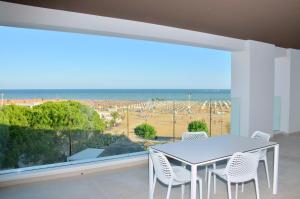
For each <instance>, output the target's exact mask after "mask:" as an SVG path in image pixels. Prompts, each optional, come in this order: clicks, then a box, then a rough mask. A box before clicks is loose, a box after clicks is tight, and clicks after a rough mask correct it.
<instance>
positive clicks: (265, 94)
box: [231, 41, 275, 136]
mask: <svg viewBox="0 0 300 199" xmlns="http://www.w3.org/2000/svg"><path fill="white" fill-rule="evenodd" d="M274 60H275V46H274V45H271V44H266V43H262V42H256V41H247V42H246V43H245V48H244V50H242V51H236V52H232V76H231V96H232V98H236V99H238V101H239V127H240V128H239V134H240V135H242V136H250V135H251V134H252V133H253V132H254V131H256V130H261V131H265V132H269V133H271V132H272V127H273V100H274ZM233 106H234V105H233ZM232 123H233V122H232Z"/></svg>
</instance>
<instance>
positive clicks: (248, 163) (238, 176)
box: [225, 152, 259, 183]
mask: <svg viewBox="0 0 300 199" xmlns="http://www.w3.org/2000/svg"><path fill="white" fill-rule="evenodd" d="M258 161H259V153H240V152H237V153H234V154H233V156H232V157H231V158H230V159H229V161H228V163H227V166H226V169H225V174H226V176H227V179H228V181H230V182H234V183H238V182H245V181H248V180H251V179H253V178H254V177H256V176H257V167H258Z"/></svg>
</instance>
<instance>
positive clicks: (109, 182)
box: [0, 133, 300, 199]
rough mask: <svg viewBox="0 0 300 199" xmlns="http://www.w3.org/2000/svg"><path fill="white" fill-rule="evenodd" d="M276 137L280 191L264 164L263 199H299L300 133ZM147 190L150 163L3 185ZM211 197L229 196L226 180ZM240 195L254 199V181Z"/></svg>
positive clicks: (30, 191)
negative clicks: (269, 184)
mask: <svg viewBox="0 0 300 199" xmlns="http://www.w3.org/2000/svg"><path fill="white" fill-rule="evenodd" d="M274 140H275V141H277V142H279V144H280V165H279V182H280V183H279V193H278V195H272V189H268V188H267V182H266V176H265V172H264V167H263V165H262V164H261V165H260V166H259V187H260V192H261V199H270V198H278V199H299V198H300V134H299V133H298V134H292V135H289V136H278V137H276V138H275V139H274ZM268 156H269V171H270V174H272V165H273V152H272V151H270V152H269V153H268ZM219 166H220V167H222V166H224V165H219ZM200 175H201V176H203V170H201V172H200ZM204 182H205V181H204ZM206 187H207V186H206V183H204V186H203V190H204V193H203V198H206ZM166 191H167V189H166V187H165V186H162V185H160V184H158V185H157V187H156V190H155V196H154V198H155V199H162V198H165V197H166ZM180 191H181V189H180V188H179V187H176V188H174V189H172V192H171V198H172V199H177V198H178V199H179V198H181V194H180ZM232 191H233V196H234V186H232ZM147 193H148V168H147V165H140V166H135V167H130V168H124V169H117V170H110V171H105V172H104V171H102V172H98V173H92V174H87V175H82V176H77V177H69V178H61V179H56V180H49V181H43V182H37V183H31V184H23V185H17V186H12V187H6V188H0V198H1V199H50V198H53V199H142V198H147V196H148V195H147ZM185 198H189V186H188V185H187V191H186V194H185ZM211 198H215V199H221V198H222V199H224V198H227V190H226V184H225V183H224V182H222V181H220V180H218V183H217V194H216V195H212V197H211ZM239 198H241V199H248V198H249V199H250V198H253V199H254V198H255V191H254V184H253V183H247V184H246V185H245V191H244V193H241V192H239Z"/></svg>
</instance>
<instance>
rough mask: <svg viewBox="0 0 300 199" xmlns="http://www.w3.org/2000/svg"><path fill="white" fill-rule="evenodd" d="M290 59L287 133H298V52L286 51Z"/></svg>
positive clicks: (299, 102)
mask: <svg viewBox="0 0 300 199" xmlns="http://www.w3.org/2000/svg"><path fill="white" fill-rule="evenodd" d="M288 55H289V57H290V64H291V65H290V67H291V71H290V115H289V124H290V129H289V132H299V131H300V50H294V49H290V50H288Z"/></svg>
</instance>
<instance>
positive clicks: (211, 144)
mask: <svg viewBox="0 0 300 199" xmlns="http://www.w3.org/2000/svg"><path fill="white" fill-rule="evenodd" d="M276 144H277V143H275V142H264V141H261V140H255V139H251V138H246V137H241V136H234V135H225V136H218V137H212V138H209V139H206V140H196V141H179V142H175V143H169V144H161V145H155V146H152V147H151V148H152V149H154V150H157V151H160V152H162V153H164V154H166V155H169V156H171V157H174V158H176V159H180V160H183V161H185V162H187V163H190V164H201V163H205V162H208V161H211V160H216V159H221V158H226V157H230V156H231V155H232V154H233V153H235V152H248V151H255V150H259V149H263V148H267V147H271V146H274V145H276Z"/></svg>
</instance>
